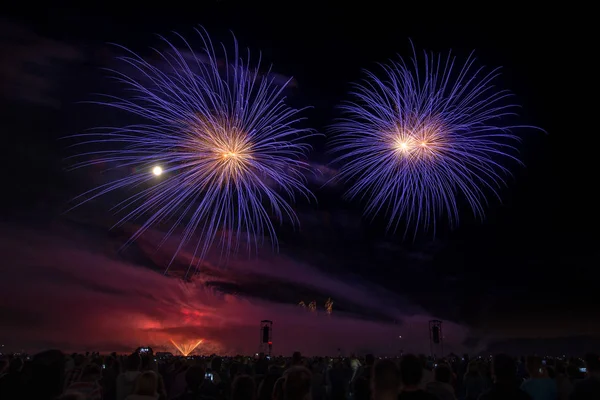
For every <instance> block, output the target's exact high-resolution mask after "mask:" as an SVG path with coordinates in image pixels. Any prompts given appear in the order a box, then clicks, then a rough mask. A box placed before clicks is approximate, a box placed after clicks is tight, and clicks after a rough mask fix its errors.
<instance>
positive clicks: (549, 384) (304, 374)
mask: <svg viewBox="0 0 600 400" xmlns="http://www.w3.org/2000/svg"><path fill="white" fill-rule="evenodd" d="M21 399H27V400H29V399H36V400H56V399H58V400H309V399H312V400H338V399H339V400H342V399H344V400H346V399H349V400H388V399H390V400H391V399H394V400H396V399H398V400H419V399H420V400H497V399H498V400H499V399H507V400H520V399H523V400H527V399H529V400H582V399H589V400H600V358H599V356H598V355H595V354H589V355H587V356H586V358H585V360H582V359H577V358H570V359H564V358H540V357H537V356H531V357H523V358H518V359H515V358H513V357H510V356H508V355H504V354H498V355H496V356H494V357H489V358H481V357H478V358H475V359H473V360H470V359H469V358H468V357H467V356H466V355H465V356H464V357H456V356H453V357H447V358H444V359H437V360H434V359H432V358H427V357H424V356H415V355H411V354H408V355H404V356H403V357H401V358H376V357H374V356H373V355H370V354H368V355H366V356H365V357H361V358H359V357H355V356H352V357H348V358H344V357H310V358H307V357H302V355H301V354H300V353H299V352H296V353H294V354H293V355H292V357H273V358H271V357H268V356H265V355H262V354H260V355H258V356H256V357H243V356H237V357H219V356H210V357H205V356H194V357H181V356H179V357H176V356H172V355H170V354H168V353H167V354H161V353H157V354H154V353H153V352H152V350H149V351H146V352H141V351H135V352H133V353H132V354H129V355H117V354H115V353H113V354H110V355H100V354H98V353H91V354H90V353H87V354H71V355H65V354H63V353H62V352H60V351H58V350H49V351H45V352H42V353H39V354H36V355H34V356H32V357H27V356H23V355H19V354H13V355H9V356H3V357H2V358H0V400H21Z"/></svg>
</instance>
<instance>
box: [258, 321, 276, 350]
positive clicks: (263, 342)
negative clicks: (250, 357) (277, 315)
mask: <svg viewBox="0 0 600 400" xmlns="http://www.w3.org/2000/svg"><path fill="white" fill-rule="evenodd" d="M272 350H273V321H270V320H268V319H263V320H262V321H260V342H259V346H258V352H259V353H263V354H268V355H269V356H270V355H271V351H272Z"/></svg>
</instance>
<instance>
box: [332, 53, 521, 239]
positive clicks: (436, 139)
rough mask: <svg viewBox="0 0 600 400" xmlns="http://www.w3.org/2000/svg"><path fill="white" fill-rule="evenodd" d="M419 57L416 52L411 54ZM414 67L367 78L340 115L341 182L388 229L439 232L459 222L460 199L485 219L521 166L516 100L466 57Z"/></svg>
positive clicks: (399, 66)
mask: <svg viewBox="0 0 600 400" xmlns="http://www.w3.org/2000/svg"><path fill="white" fill-rule="evenodd" d="M413 51H414V50H413ZM413 54H414V56H413V58H412V59H411V60H410V62H408V63H407V62H405V61H404V60H402V59H400V60H399V61H394V62H391V63H390V64H387V65H382V66H381V67H382V70H383V71H382V72H383V73H382V74H381V75H380V76H379V75H376V74H374V73H371V72H367V73H366V74H367V77H366V79H365V80H364V81H362V82H361V83H359V84H357V85H356V86H355V87H354V89H353V91H352V95H353V97H354V99H353V100H352V101H350V102H346V103H344V104H343V105H342V107H341V109H342V113H343V116H342V118H341V119H339V120H338V121H337V122H336V123H335V124H334V125H333V126H332V130H333V133H334V138H333V140H332V143H333V146H332V147H333V152H334V153H335V154H337V158H336V160H335V161H334V162H340V164H341V168H340V171H339V175H338V177H339V178H340V179H341V180H342V181H344V182H346V183H348V184H349V185H350V188H349V190H348V191H347V193H346V195H347V196H348V197H349V198H356V197H359V198H361V199H362V200H366V210H365V213H366V214H367V215H372V216H374V215H375V214H379V213H381V212H382V213H385V215H386V216H387V217H388V218H389V222H388V229H391V230H396V229H397V228H398V225H399V224H400V221H402V220H404V221H405V222H406V227H407V229H408V227H409V226H414V227H415V228H416V229H418V228H425V229H426V230H427V229H429V228H433V230H435V226H436V221H437V219H439V217H440V216H442V215H446V216H447V218H448V221H449V223H450V225H451V226H454V225H456V224H457V223H458V220H459V198H460V197H462V198H464V199H466V201H467V203H468V204H469V206H470V207H471V209H472V210H473V213H474V214H475V215H476V216H478V217H481V218H482V217H483V215H484V204H485V202H486V194H487V193H493V194H495V195H498V192H497V190H498V188H499V187H501V186H502V185H505V177H506V176H507V175H508V174H509V170H508V168H507V167H506V166H505V165H504V163H505V162H506V161H507V160H516V161H518V160H517V159H516V158H515V156H514V155H512V154H515V146H514V145H515V144H516V142H518V141H519V137H518V136H517V135H516V134H515V133H513V132H514V129H517V128H526V127H525V126H515V125H508V124H506V123H505V120H506V117H509V116H514V115H515V112H514V111H515V108H517V105H515V104H513V103H511V102H510V97H511V94H510V93H509V92H507V91H498V90H497V89H496V88H495V87H494V80H495V79H496V78H497V77H498V76H499V72H498V71H499V70H498V69H494V70H492V71H488V72H486V71H485V69H484V68H476V67H475V66H474V64H475V59H474V58H473V56H472V55H471V56H469V58H467V60H466V61H465V62H464V63H462V64H461V63H458V62H457V61H456V59H455V58H454V57H453V56H452V55H451V54H448V55H447V56H443V55H433V54H428V53H424V59H423V61H422V64H420V65H419V61H418V57H417V54H416V52H415V51H414V52H413Z"/></svg>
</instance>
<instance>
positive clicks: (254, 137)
mask: <svg viewBox="0 0 600 400" xmlns="http://www.w3.org/2000/svg"><path fill="white" fill-rule="evenodd" d="M197 32H198V34H199V35H200V38H201V40H202V41H203V43H204V47H203V49H202V50H201V52H200V53H195V52H194V51H193V50H192V48H191V47H190V46H189V44H188V43H187V42H186V41H185V40H184V39H183V38H182V37H179V38H180V39H181V41H182V42H183V44H184V45H185V47H186V50H185V51H180V50H178V49H177V48H176V47H175V46H174V45H173V44H172V43H171V42H169V41H168V40H167V39H164V38H162V40H163V42H164V44H165V48H166V49H167V50H165V51H158V50H156V52H157V54H158V56H159V57H160V58H161V59H162V61H163V62H164V64H165V65H167V67H166V68H162V69H159V68H158V67H156V66H154V65H152V64H150V63H148V62H146V61H144V59H142V58H141V57H140V56H138V55H136V54H135V53H133V52H131V51H129V50H127V49H124V48H123V49H124V50H125V51H127V55H126V56H124V57H121V58H120V60H121V61H123V62H124V63H125V64H128V65H129V66H130V67H133V70H134V71H136V74H137V76H134V75H127V74H124V73H122V72H118V71H112V72H113V73H114V74H115V77H116V80H117V81H118V82H120V83H121V84H124V86H125V87H126V88H127V89H128V92H129V93H130V94H131V96H129V97H127V98H121V97H115V96H105V99H106V100H105V101H100V102H97V104H101V105H104V106H109V107H114V108H117V109H120V110H124V111H126V112H128V113H130V114H133V115H135V116H137V117H140V118H141V119H143V120H144V122H143V123H141V124H135V125H127V126H123V127H116V128H103V129H100V130H98V131H93V132H92V133H86V134H82V135H77V136H76V138H78V139H81V138H83V140H81V141H79V142H78V143H77V144H76V146H81V145H93V146H96V148H94V150H91V151H85V152H80V153H79V154H77V155H76V157H82V158H83V159H84V161H81V162H78V163H77V164H76V165H75V166H74V167H75V168H80V167H85V166H90V165H109V166H111V168H118V169H121V170H124V169H128V170H133V171H134V172H132V173H130V174H128V175H127V176H124V177H121V178H118V179H116V180H113V181H111V182H109V183H106V184H104V185H102V186H100V187H97V188H95V189H93V190H91V191H89V192H86V193H84V194H83V195H82V196H80V197H78V198H77V199H76V203H77V204H76V206H79V205H81V204H82V203H85V202H87V201H90V200H91V199H94V198H96V197H98V196H102V195H105V194H107V193H109V192H112V191H115V190H120V189H133V190H134V191H135V194H133V195H130V196H129V197H126V198H125V200H123V201H122V202H121V203H119V204H118V205H117V206H116V207H115V208H114V211H115V212H116V213H117V215H118V216H119V221H118V223H117V224H116V225H115V226H119V225H122V224H124V223H126V222H128V221H133V220H138V221H141V226H140V227H139V229H138V230H137V231H136V232H135V233H134V234H133V236H132V237H131V239H130V241H129V242H128V243H127V244H129V243H131V242H132V241H134V240H136V239H137V238H139V237H140V236H141V235H142V234H143V233H144V232H145V231H146V230H147V229H148V228H149V227H151V226H157V225H162V224H164V223H168V225H167V229H166V234H165V238H164V240H165V241H166V239H167V238H168V237H169V236H172V235H173V234H175V232H176V229H177V227H178V226H183V227H184V229H183V233H182V234H181V240H180V242H179V247H178V248H177V249H176V251H175V254H174V255H173V259H174V258H175V256H176V255H177V253H179V252H180V251H182V249H183V247H184V246H185V245H186V244H187V243H188V242H190V241H193V242H192V245H194V246H195V248H194V261H193V262H192V264H193V265H191V266H190V267H192V266H194V267H199V264H200V262H201V261H202V260H203V258H204V257H205V256H206V254H207V252H208V250H209V248H210V247H211V246H212V245H213V244H214V243H215V242H217V238H220V239H219V240H218V242H219V244H220V247H221V250H222V254H226V255H229V253H230V251H231V250H237V249H238V248H239V245H240V243H246V245H247V247H248V250H252V249H253V248H254V249H256V248H257V247H258V245H259V244H260V243H262V241H263V238H264V237H265V236H266V237H268V238H270V239H271V240H272V243H273V246H274V247H276V246H277V238H276V234H275V229H274V225H273V222H272V220H271V218H273V219H274V220H276V221H278V222H281V221H283V220H284V219H289V220H291V221H292V223H296V222H297V217H296V214H295V212H294V210H293V209H292V207H291V206H290V202H292V201H294V196H295V195H296V194H297V193H300V194H302V195H304V196H306V197H311V196H312V194H311V193H310V192H309V190H308V189H307V188H306V186H305V178H304V175H303V172H304V170H305V169H306V167H307V164H306V163H305V162H304V161H303V159H304V157H305V155H306V153H307V151H308V150H309V146H308V145H307V144H305V143H303V139H305V138H306V137H307V136H308V135H311V134H312V131H310V130H307V129H303V128H296V127H295V126H296V123H297V122H298V121H299V120H300V119H301V118H300V117H299V112H300V111H301V110H297V109H292V108H290V107H288V106H287V105H286V104H285V103H284V99H285V97H284V95H283V90H284V88H285V87H286V85H285V84H284V85H278V84H276V83H275V82H274V78H272V77H270V76H271V75H270V70H269V71H268V72H267V73H265V74H261V73H259V66H260V58H259V60H258V62H257V66H256V67H253V68H251V67H250V63H249V59H250V55H249V53H248V55H247V59H246V60H245V61H244V60H242V59H241V58H240V55H239V49H238V45H237V41H236V40H235V38H234V39H233V43H234V46H233V48H234V54H233V57H231V58H228V55H227V52H226V51H225V50H223V53H224V54H222V57H223V58H224V60H225V62H224V63H221V62H220V60H219V59H218V58H217V52H216V51H215V47H214V46H213V44H212V42H211V41H210V39H209V38H208V36H207V34H206V32H205V31H202V32H200V31H197ZM222 47H223V49H225V47H224V46H222ZM98 146H107V149H102V150H97V147H98ZM91 157H94V158H93V159H90V158H91ZM280 193H283V194H285V196H283V195H282V194H280ZM163 243H164V241H163ZM171 262H173V260H171ZM169 265H170V264H169ZM188 272H189V270H188Z"/></svg>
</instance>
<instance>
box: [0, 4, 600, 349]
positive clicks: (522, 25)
mask: <svg viewBox="0 0 600 400" xmlns="http://www.w3.org/2000/svg"><path fill="white" fill-rule="evenodd" d="M196 3H199V2H196ZM202 3H206V5H205V6H201V5H199V4H194V5H193V7H192V6H189V7H188V8H186V7H185V6H182V5H180V6H177V7H176V6H174V5H172V4H170V3H169V4H165V3H164V2H163V3H160V4H157V5H153V4H152V3H150V2H147V3H144V5H143V7H137V8H136V7H134V6H131V7H130V8H129V7H127V9H125V8H113V7H112V6H106V7H101V6H99V8H93V7H88V6H79V7H75V8H63V9H48V10H44V12H42V10H39V9H38V10H37V11H36V15H35V16H26V15H25V14H23V13H21V14H20V15H18V14H17V13H14V14H13V15H11V16H9V17H7V21H11V22H18V23H19V24H21V26H23V27H26V28H23V29H28V30H30V31H33V32H35V34H36V35H37V37H38V38H42V37H43V38H47V39H48V40H50V39H52V40H53V42H51V43H50V42H43V44H41V45H40V46H41V48H44V46H45V48H50V47H54V48H56V47H57V46H59V44H64V45H65V46H69V47H68V49H75V50H72V51H73V52H74V53H73V54H71V53H69V51H71V50H65V49H63V50H58V52H59V53H60V54H61V56H60V57H58V58H61V57H62V58H63V59H64V60H66V61H64V62H63V63H62V64H61V65H67V66H65V67H64V69H63V70H62V71H63V72H60V73H57V76H60V81H59V83H56V82H58V81H56V82H55V83H53V84H52V85H54V86H52V85H50V86H51V87H50V88H49V89H48V90H46V91H45V92H48V91H50V92H52V93H53V94H52V96H50V97H52V98H54V99H56V98H58V99H59V101H58V102H56V101H54V102H53V100H52V99H49V100H48V99H46V100H47V101H38V102H37V103H38V104H32V103H35V102H32V101H31V97H32V96H33V97H35V96H36V94H33V95H32V96H29V98H28V99H29V103H26V102H23V101H17V100H14V99H13V98H11V97H10V96H5V99H4V100H3V104H6V106H5V107H4V112H5V113H6V116H5V118H4V122H3V124H4V125H5V126H4V128H3V131H4V135H5V143H6V147H5V148H4V158H5V160H7V161H8V162H7V165H9V169H8V171H10V176H8V177H6V183H5V185H4V187H5V188H6V190H7V191H8V193H9V194H8V195H5V196H4V199H3V203H4V204H6V205H5V207H4V210H3V211H4V212H6V218H7V221H8V222H7V225H6V226H7V228H6V229H7V230H8V229H10V228H8V227H14V226H23V225H25V224H27V226H30V225H32V224H34V225H36V224H37V225H40V224H42V222H41V221H53V223H56V221H59V223H62V222H60V221H62V220H61V218H62V217H58V215H59V214H60V210H61V207H62V205H63V204H64V202H65V201H66V200H68V197H69V196H70V195H72V194H74V193H75V192H77V189H78V188H79V187H80V186H79V185H80V184H79V183H78V181H77V179H75V178H73V176H72V175H69V174H67V173H65V172H64V171H63V166H64V164H63V160H62V159H63V157H64V154H65V153H64V148H63V147H61V146H62V145H61V143H60V142H59V141H57V139H58V138H59V137H61V136H64V135H66V134H69V133H70V132H69V130H73V129H83V128H86V127H89V125H90V124H93V122H90V121H92V120H94V121H97V118H98V115H97V114H96V115H95V116H94V117H90V119H89V120H88V119H87V117H86V116H88V115H94V113H95V112H96V111H94V110H89V107H88V106H82V105H79V104H76V102H77V101H78V100H86V99H87V97H86V96H88V94H89V91H90V90H98V88H102V83H97V82H102V80H101V78H98V77H101V73H99V72H98V71H99V68H98V67H99V66H102V64H103V63H105V62H106V58H107V57H111V56H112V53H111V52H113V51H114V50H113V49H111V50H108V49H109V47H108V46H106V43H107V42H116V43H119V44H123V45H126V46H128V47H131V48H132V49H134V50H136V51H140V52H142V53H143V52H145V51H147V48H148V46H151V45H153V44H156V37H155V36H153V35H154V34H164V35H168V34H169V32H170V31H172V30H175V31H178V32H180V33H182V34H184V35H185V36H187V37H192V36H191V35H192V29H193V27H194V26H196V25H202V26H204V27H205V28H206V29H207V30H208V32H209V33H210V34H211V37H212V38H213V39H214V40H216V41H219V40H224V41H228V40H229V39H230V37H229V31H232V32H234V33H235V35H236V37H237V39H238V40H239V41H240V43H241V44H242V46H248V47H249V48H250V49H251V50H253V52H257V51H259V50H260V51H262V53H263V57H264V60H265V61H266V62H268V63H273V64H274V71H275V72H277V73H281V74H284V75H288V76H293V77H294V78H295V79H296V81H297V83H298V87H297V88H296V89H294V92H293V95H292V96H291V101H292V102H293V103H294V104H295V105H301V106H304V105H311V106H313V107H314V108H313V109H312V110H311V111H309V113H308V117H309V118H310V121H311V125H312V126H313V127H314V128H317V129H322V128H324V127H325V126H326V124H327V123H328V122H330V121H331V119H332V118H334V117H335V116H336V111H335V106H336V105H337V104H338V102H339V101H340V100H342V99H343V98H344V96H345V95H346V93H347V91H348V89H349V84H350V83H351V82H353V81H356V80H357V79H359V78H360V77H361V69H363V68H372V67H374V65H375V63H377V62H385V61H386V60H388V59H390V58H394V57H395V55H396V54H401V55H403V56H408V55H409V54H410V41H409V40H412V41H413V43H414V44H415V45H416V47H417V48H420V49H427V50H431V51H435V52H438V51H447V50H449V49H452V50H453V51H454V52H455V53H456V54H457V55H459V56H467V55H468V54H469V53H470V52H471V51H472V50H475V52H476V53H475V54H476V56H477V58H478V61H479V63H480V64H482V65H487V66H490V67H496V66H502V67H503V77H502V78H501V80H500V84H502V85H503V86H505V87H506V88H508V89H510V90H512V91H513V92H514V93H515V94H516V96H517V99H518V102H519V103H520V104H522V105H523V109H522V114H521V119H522V122H523V123H524V124H531V125H536V126H539V127H541V128H543V129H544V130H545V131H546V132H547V134H543V133H540V132H535V131H528V132H525V134H524V140H523V144H522V147H521V149H520V150H521V152H522V159H523V161H524V163H525V165H526V166H525V167H518V166H514V167H515V168H514V175H515V176H514V179H513V180H512V181H509V186H508V187H507V188H506V189H505V190H503V191H502V193H501V195H502V202H498V201H491V202H490V205H489V207H488V210H487V218H486V220H485V221H484V222H483V223H480V222H478V221H476V220H471V219H469V218H468V217H466V218H463V223H462V225H461V226H460V228H458V229H457V230H455V231H453V232H450V231H447V230H441V231H440V232H438V233H437V236H436V237H435V238H432V237H431V236H427V235H423V236H419V237H418V239H417V240H415V241H414V242H413V241H407V240H405V239H403V238H402V237H401V236H400V235H393V234H386V233H385V231H384V229H383V227H381V226H380V223H379V222H377V221H376V222H375V223H374V224H370V223H369V221H368V220H366V219H362V218H361V216H360V205H359V204H355V203H347V202H345V201H343V200H342V199H341V197H340V193H339V191H338V190H336V189H330V188H329V189H321V190H319V189H318V188H316V194H317V196H318V197H319V204H318V205H310V206H309V205H301V206H299V207H300V209H301V214H302V215H304V218H305V221H303V227H304V228H303V231H302V233H301V234H298V233H294V232H286V231H284V232H281V236H282V240H283V243H284V245H283V249H282V251H283V252H284V253H285V254H286V255H287V256H289V257H290V258H292V259H295V260H299V261H300V262H306V263H310V264H313V265H315V266H317V267H319V268H320V269H321V270H326V271H328V272H329V273H333V274H336V275H337V276H344V275H346V274H352V275H353V276H360V277H362V278H363V279H366V280H367V281H370V282H372V283H373V284H376V285H380V286H383V287H385V288H386V289H388V290H390V291H391V292H394V293H396V294H398V295H400V296H403V297H406V298H408V299H409V300H410V302H411V303H413V304H417V305H418V306H420V307H422V308H423V309H424V310H426V312H428V313H431V314H432V315H437V316H439V317H440V318H443V319H447V320H451V321H454V322H456V323H459V324H462V325H464V326H467V327H469V328H472V329H473V332H476V333H473V336H476V337H477V336H486V335H487V336H489V335H491V336H494V334H493V333H490V332H495V331H497V332H502V334H499V335H498V336H502V337H508V338H520V337H532V336H533V337H536V336H543V337H546V336H578V335H588V334H595V335H598V334H600V327H598V326H593V324H592V323H590V322H589V319H590V318H591V317H592V315H593V314H592V313H594V312H596V313H597V305H598V301H597V300H596V296H594V295H593V293H594V290H595V289H597V282H598V278H600V276H599V273H598V269H597V267H593V264H594V261H595V259H596V256H595V254H596V253H597V251H596V250H595V248H596V247H595V246H594V243H593V242H592V237H594V236H595V235H594V233H595V230H596V224H595V222H593V221H594V219H595V214H596V212H595V211H596V203H597V196H596V195H595V187H594V186H595V182H596V181H597V178H596V177H593V178H592V177H591V176H592V175H593V174H592V172H593V171H594V168H595V167H592V166H591V162H589V161H588V160H590V158H589V157H588V156H587V154H589V153H590V152H591V151H593V150H592V149H593V145H594V143H593V140H592V139H591V135H593V133H592V132H593V131H594V129H595V128H594V126H595V125H594V124H593V123H590V124H589V126H588V124H587V123H586V120H587V119H588V118H589V116H590V115H592V116H593V114H587V113H583V112H582V110H583V109H584V108H585V107H584V106H583V103H585V100H584V97H582V96H583V95H582V94H581V93H585V92H586V91H585V89H584V88H583V87H582V86H584V85H585V84H584V82H585V81H584V78H583V76H584V75H585V69H586V68H587V67H586V66H585V65H579V64H578V63H579V62H582V59H581V58H580V57H577V56H574V54H577V53H579V52H580V47H582V46H583V44H582V42H581V40H583V39H584V38H585V35H584V34H583V32H582V33H579V32H576V31H575V30H573V29H572V28H570V27H568V26H567V25H566V24H565V23H564V22H565V18H566V14H563V13H561V12H560V10H550V9H549V10H545V14H544V15H540V14H539V10H533V11H532V12H529V11H525V10H521V9H514V8H511V7H508V6H505V7H503V8H501V9H498V8H496V9H493V11H490V10H487V9H486V10H483V9H472V10H464V11H462V10H458V9H454V10H439V11H438V12H437V13H436V12H434V11H433V10H431V9H429V8H430V7H429V6H427V7H425V8H427V9H422V10H417V9H414V10H413V9H409V8H404V9H402V7H404V6H402V7H400V10H398V9H396V7H397V6H392V5H391V4H393V2H392V3H390V5H389V6H375V5H373V6H372V7H369V8H367V4H359V5H352V4H351V3H349V2H344V3H339V4H337V5H334V3H329V2H328V5H311V3H310V2H302V3H297V4H296V3H290V4H289V5H288V4H287V3H284V2H282V3H280V4H273V5H270V6H266V5H265V6H259V5H255V6H252V7H250V6H244V7H242V6H238V5H234V4H233V3H232V2H229V1H226V0H223V1H220V2H212V1H206V2H202ZM323 3H325V2H323ZM41 7H43V6H41ZM559 17H560V18H559ZM567 19H568V18H567ZM569 21H570V19H569ZM559 22H560V23H559ZM575 37H578V38H579V39H577V40H575V39H574V38H575ZM7 40H8V39H5V40H4V43H9V42H10V41H7ZM10 40H13V39H10ZM36 40H37V41H38V42H39V41H40V40H41V39H36ZM44 43H45V44H44ZM17 48H18V46H17ZM3 51H4V54H3V59H6V58H11V54H14V55H13V56H12V58H14V59H15V60H18V56H19V55H20V54H21V53H22V52H13V53H11V52H10V51H9V50H7V47H6V46H5V48H4V49H3ZM66 53H69V54H66ZM55 58H56V57H55ZM13 62H14V63H15V64H17V62H16V61H13ZM33 62H34V63H35V62H39V59H38V60H37V61H36V60H34V61H33ZM3 63H4V64H5V67H4V69H3V71H7V70H10V68H7V67H6V65H8V64H7V63H8V61H3ZM11 71H12V70H11ZM20 71H21V72H23V71H22V70H20ZM64 71H68V72H64ZM6 74H7V73H6V72H5V76H9V75H6ZM11 76H12V78H10V79H7V78H4V79H3V81H4V82H5V83H4V84H6V85H8V86H7V87H10V88H12V90H13V92H14V93H17V92H19V91H21V92H22V91H23V87H24V86H23V85H21V86H19V85H16V82H17V81H18V77H19V76H22V75H11ZM57 79H58V78H57ZM77 82H79V83H77ZM82 82H85V84H81V83H82ZM28 84H29V85H35V84H37V83H36V82H35V81H34V82H32V81H29V83H28ZM24 85H26V84H24ZM7 93H8V92H7ZM36 93H37V92H36ZM592 97H593V96H592ZM21 100H22V99H21ZM325 143H326V141H325V140H324V139H323V140H321V141H315V142H314V145H315V152H314V153H313V156H312V157H313V161H314V162H315V163H326V162H327V156H326V155H325V154H324V150H325ZM588 144H589V145H588ZM92 172H93V171H92ZM92 172H90V173H92ZM79 179H80V178H79ZM90 179H92V178H90ZM84 180H85V179H84ZM8 188H10V189H8ZM94 212H98V213H100V214H98V215H101V213H102V212H103V211H102V210H94ZM94 215H95V214H94ZM302 215H301V217H302ZM315 216H316V217H315ZM96 217H97V218H101V217H99V216H96ZM324 221H327V222H324ZM332 225H333V227H332ZM78 229H90V228H78ZM324 232H325V233H324ZM327 232H329V233H327ZM240 289H241V288H239V287H238V290H240ZM285 301H288V299H286V300H285ZM289 301H292V300H289Z"/></svg>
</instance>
